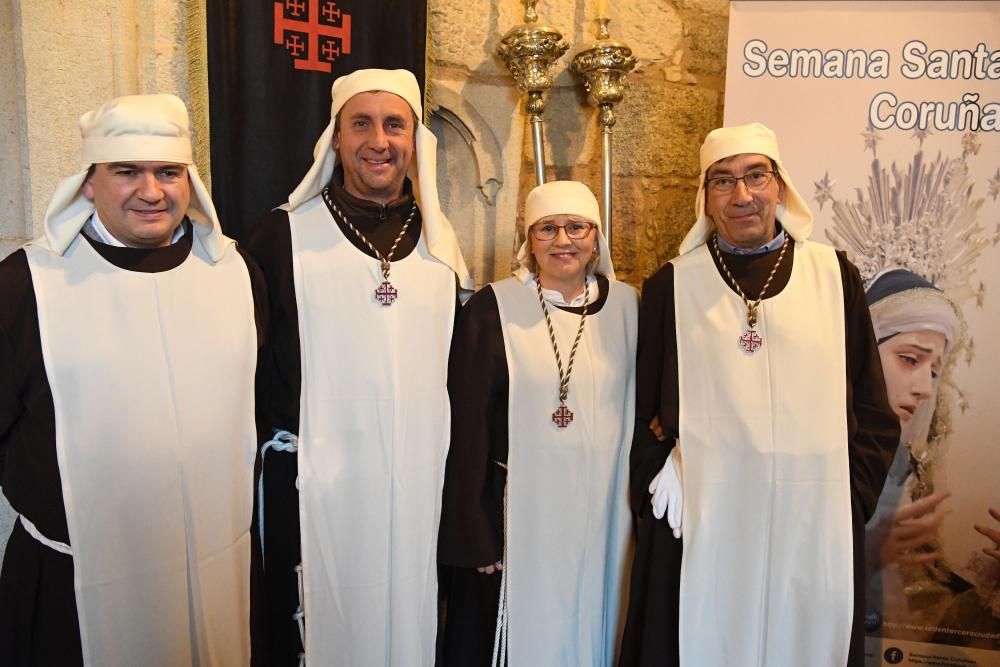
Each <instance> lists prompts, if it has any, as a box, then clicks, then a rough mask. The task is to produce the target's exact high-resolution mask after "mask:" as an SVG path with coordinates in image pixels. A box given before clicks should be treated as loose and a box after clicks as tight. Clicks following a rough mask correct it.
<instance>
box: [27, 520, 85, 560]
mask: <svg viewBox="0 0 1000 667" xmlns="http://www.w3.org/2000/svg"><path fill="white" fill-rule="evenodd" d="M17 518H18V519H19V520H20V521H21V525H22V526H24V529H25V530H26V531H28V535H31V536H32V537H33V538H35V539H36V540H38V541H39V542H41V543H42V544H44V545H45V546H47V547H48V548H49V549H52V550H53V551H58V552H59V553H61V554H66V555H67V556H72V555H73V549H72V548H71V547H70V546H69V545H68V544H66V543H65V542H58V541H56V540H50V539H49V538H47V537H45V536H44V535H42V532H41V531H40V530H38V529H37V528H35V524H33V523H31V522H30V521H28V519H27V518H25V517H24V515H22V514H18V515H17Z"/></svg>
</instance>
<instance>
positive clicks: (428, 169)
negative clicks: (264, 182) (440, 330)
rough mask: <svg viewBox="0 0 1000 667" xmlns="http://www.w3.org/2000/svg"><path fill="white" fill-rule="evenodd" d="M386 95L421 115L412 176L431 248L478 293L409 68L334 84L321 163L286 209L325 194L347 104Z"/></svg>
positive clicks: (363, 73) (366, 72) (365, 72)
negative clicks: (444, 198) (442, 192)
mask: <svg viewBox="0 0 1000 667" xmlns="http://www.w3.org/2000/svg"><path fill="white" fill-rule="evenodd" d="M375 91H382V92H387V93H393V94H395V95H399V96H400V97H402V98H403V99H404V100H406V103H407V104H409V105H410V108H411V109H413V113H415V114H416V116H417V118H418V121H417V130H416V134H417V136H416V140H417V141H416V143H417V154H416V159H415V160H413V161H411V163H410V167H409V169H408V170H407V176H409V178H410V181H411V182H412V183H413V196H414V198H415V199H416V200H417V204H418V205H419V206H420V216H421V220H422V225H423V231H424V234H425V239H426V243H427V250H428V251H429V252H430V253H431V254H432V255H433V256H434V257H436V258H438V259H439V260H441V261H442V262H444V263H445V264H447V265H448V266H450V267H451V269H452V270H453V271H454V272H455V274H456V275H457V276H458V279H459V284H460V285H461V286H462V287H463V288H464V289H474V287H475V283H474V282H473V280H472V277H471V276H470V275H469V270H468V269H467V268H466V266H465V260H464V259H463V258H462V251H461V249H460V248H459V246H458V239H457V238H456V236H455V230H454V229H452V226H451V223H450V222H448V218H446V217H445V215H444V212H443V211H442V210H441V204H440V202H439V201H438V192H437V138H436V137H435V136H434V134H433V133H432V132H431V131H430V130H429V129H427V127H426V126H424V124H423V123H422V122H420V121H419V119H420V118H422V117H423V111H422V99H423V98H422V95H421V94H420V86H419V85H418V84H417V79H416V77H414V76H413V74H412V73H411V72H409V71H407V70H404V69H395V70H386V69H362V70H358V71H356V72H351V73H350V74H347V75H345V76H342V77H340V78H338V79H337V80H336V81H334V82H333V91H332V95H333V104H332V106H331V109H330V124H329V125H327V126H326V129H325V130H323V134H322V135H320V138H319V141H317V142H316V147H315V148H313V157H314V158H315V161H314V162H313V165H312V167H310V168H309V171H308V172H307V173H306V176H305V178H304V179H302V182H301V183H299V185H298V187H296V188H295V190H294V191H293V192H292V194H290V195H289V196H288V202H287V203H285V204H283V205H282V206H281V208H283V209H285V210H286V211H294V210H295V209H296V208H298V207H299V206H301V205H302V204H303V203H305V202H306V201H309V200H310V199H312V198H313V197H315V196H317V195H319V194H320V193H321V192H323V188H325V187H326V186H327V185H328V184H329V183H330V179H331V178H333V170H334V167H336V166H337V159H338V156H337V152H336V151H334V150H333V126H334V122H335V119H336V118H337V114H338V113H340V110H341V109H342V108H343V106H344V104H346V103H347V100H349V99H351V98H352V97H354V96H355V95H357V94H358V93H366V92H375Z"/></svg>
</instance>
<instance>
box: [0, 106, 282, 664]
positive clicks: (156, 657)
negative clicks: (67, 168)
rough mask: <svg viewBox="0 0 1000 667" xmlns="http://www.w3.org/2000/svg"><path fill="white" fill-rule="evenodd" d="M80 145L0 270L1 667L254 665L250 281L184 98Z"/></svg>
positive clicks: (85, 123)
mask: <svg viewBox="0 0 1000 667" xmlns="http://www.w3.org/2000/svg"><path fill="white" fill-rule="evenodd" d="M80 129H81V135H82V140H83V141H82V144H83V145H82V167H81V168H79V169H78V170H77V171H76V173H74V174H73V175H71V176H68V177H67V178H65V179H64V180H63V181H62V182H61V183H60V184H59V186H58V188H57V189H56V192H55V194H54V195H53V197H52V200H51V202H50V204H49V207H48V209H47V211H46V214H45V224H44V230H43V232H42V233H41V234H39V235H38V237H36V238H35V239H34V240H32V241H31V242H30V243H28V244H26V245H25V246H24V247H23V248H22V249H20V250H18V251H16V252H14V253H13V254H12V255H10V256H9V257H8V258H6V259H5V260H3V261H2V262H0V295H2V296H0V484H2V485H3V491H4V494H5V495H6V496H7V498H8V499H9V500H10V503H11V505H12V506H13V508H14V510H15V511H16V512H17V513H18V514H19V518H18V521H17V523H16V524H15V526H14V530H13V533H12V534H11V537H10V541H9V542H8V544H7V550H6V554H5V556H4V563H3V571H2V573H0V664H3V665H9V666H12V667H13V666H18V667H19V666H21V665H78V664H87V665H139V664H141V665H162V666H167V665H191V664H201V665H221V664H227V665H229V664H234V665H235V664H244V665H245V664H247V663H248V661H249V659H250V634H249V628H250V619H249V616H250V610H249V598H250V592H249V588H250V553H251V545H252V540H251V536H250V518H251V513H252V502H253V495H252V484H253V462H254V453H255V432H254V415H253V399H254V397H253V378H254V371H255V365H256V356H257V347H258V341H259V339H260V337H261V336H260V333H259V331H260V330H258V329H257V327H256V326H255V324H256V321H257V318H259V319H260V321H263V322H266V319H267V317H266V312H264V311H265V310H266V303H265V302H264V301H261V300H260V298H262V297H264V296H265V294H264V292H265V289H264V287H263V285H262V283H261V278H260V272H259V270H257V269H256V264H255V263H254V262H253V261H252V260H250V259H249V258H248V257H246V256H244V255H243V254H241V252H240V250H239V248H237V247H236V244H235V242H234V241H232V240H231V239H229V238H226V237H225V236H224V235H223V234H222V229H221V227H220V225H219V220H218V218H217V217H216V213H215V207H214V205H213V204H212V200H211V198H210V197H209V195H208V191H207V189H206V188H205V186H204V185H203V184H202V182H201V179H200V178H199V176H198V171H197V169H196V168H195V166H194V164H193V162H192V154H191V138H190V132H189V130H188V112H187V109H186V108H185V106H184V103H183V102H182V101H181V100H180V99H178V98H177V97H175V96H173V95H129V96H125V97H120V98H117V99H115V100H112V101H110V102H108V103H106V104H103V105H101V106H100V107H98V108H96V109H94V110H93V111H90V112H88V113H86V114H84V115H83V116H82V117H81V118H80ZM255 297H258V298H255Z"/></svg>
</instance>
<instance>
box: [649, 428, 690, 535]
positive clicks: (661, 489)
mask: <svg viewBox="0 0 1000 667" xmlns="http://www.w3.org/2000/svg"><path fill="white" fill-rule="evenodd" d="M675 459H676V460H675ZM682 480H683V470H682V465H681V448H680V443H677V444H676V445H674V448H673V449H672V450H670V456H668V457H667V462H666V463H664V464H663V468H661V469H660V472H658V473H656V477H654V478H653V481H652V482H651V483H650V485H649V492H650V493H651V494H653V497H652V499H651V500H650V503H652V505H653V516H655V517H656V518H657V519H662V518H663V515H664V513H665V514H666V515H667V523H668V524H669V525H670V527H671V528H673V530H674V537H680V536H681V516H682V515H683V512H684V482H683V481H682Z"/></svg>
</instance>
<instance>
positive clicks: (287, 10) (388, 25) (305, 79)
mask: <svg viewBox="0 0 1000 667" xmlns="http://www.w3.org/2000/svg"><path fill="white" fill-rule="evenodd" d="M207 11H208V80H209V113H210V114H211V121H210V125H211V137H212V139H211V146H212V198H213V200H214V201H215V206H216V208H217V209H218V212H219V217H220V219H221V220H222V226H223V228H224V229H225V231H226V233H227V234H228V235H230V236H232V237H234V238H236V239H237V240H243V238H244V237H245V236H246V234H247V233H248V232H249V231H250V228H251V226H252V225H253V224H254V223H255V222H256V221H258V220H260V219H262V218H263V216H264V215H265V214H266V213H267V212H268V211H270V210H271V209H273V208H274V207H275V206H278V205H280V204H282V203H283V202H285V201H286V200H287V199H288V195H289V193H291V191H292V190H293V189H294V188H295V186H296V185H298V183H299V181H300V180H301V179H302V177H303V176H305V173H306V171H308V169H309V167H310V165H311V164H312V159H313V157H312V150H313V145H314V144H315V143H316V140H317V139H318V138H319V136H320V134H322V132H323V129H324V128H325V127H326V125H327V123H329V122H330V87H331V86H332V85H333V81H334V79H336V78H337V77H338V76H341V75H344V74H349V73H350V72H353V71H355V70H358V69H364V68H368V67H380V68H385V69H397V68H402V69H408V70H410V71H412V72H413V73H414V74H415V75H416V77H417V80H418V81H420V82H421V85H422V84H423V80H424V52H425V33H426V27H427V2H426V0H208V2H207Z"/></svg>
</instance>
